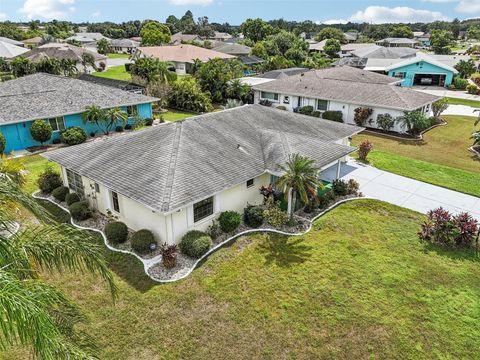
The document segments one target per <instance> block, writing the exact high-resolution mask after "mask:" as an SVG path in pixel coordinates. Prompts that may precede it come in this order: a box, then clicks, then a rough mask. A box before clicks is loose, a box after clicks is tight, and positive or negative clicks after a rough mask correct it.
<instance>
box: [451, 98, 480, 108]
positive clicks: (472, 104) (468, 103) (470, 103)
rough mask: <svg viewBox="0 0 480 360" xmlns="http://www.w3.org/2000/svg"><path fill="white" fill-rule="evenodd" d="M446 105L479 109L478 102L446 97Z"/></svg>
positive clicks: (479, 104)
mask: <svg viewBox="0 0 480 360" xmlns="http://www.w3.org/2000/svg"><path fill="white" fill-rule="evenodd" d="M447 100H448V103H449V104H452V105H465V106H470V107H474V108H480V101H478V100H471V99H459V98H453V97H447Z"/></svg>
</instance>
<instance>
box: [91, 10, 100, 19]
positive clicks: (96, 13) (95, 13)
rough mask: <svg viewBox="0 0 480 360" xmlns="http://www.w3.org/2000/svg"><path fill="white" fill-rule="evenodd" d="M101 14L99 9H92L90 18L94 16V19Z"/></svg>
mask: <svg viewBox="0 0 480 360" xmlns="http://www.w3.org/2000/svg"><path fill="white" fill-rule="evenodd" d="M101 14H102V13H101V12H100V11H99V10H97V11H94V12H93V13H92V18H95V19H96V18H99V17H100V15H101Z"/></svg>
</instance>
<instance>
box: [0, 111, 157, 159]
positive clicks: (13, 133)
mask: <svg viewBox="0 0 480 360" xmlns="http://www.w3.org/2000/svg"><path fill="white" fill-rule="evenodd" d="M121 109H122V110H123V111H127V108H126V107H122V108H121ZM137 111H138V116H140V117H141V118H144V119H146V118H152V117H153V112H152V104H139V105H137ZM64 121H65V127H66V128H67V129H68V128H70V127H73V126H78V127H81V128H82V129H84V130H85V131H86V132H87V134H88V135H89V134H90V133H92V132H93V133H96V134H101V133H102V131H101V130H100V129H99V128H98V127H97V126H96V125H94V124H85V123H84V122H83V118H82V114H73V115H65V116H64ZM129 122H130V123H132V119H129ZM32 123H33V121H26V122H23V123H18V124H7V125H3V126H0V132H1V133H2V134H3V136H4V137H5V139H6V147H5V153H6V154H8V153H11V152H12V151H17V150H23V149H26V148H28V147H31V146H39V145H41V144H40V143H39V142H38V141H35V140H33V138H32V135H31V134H30V127H31V126H32ZM59 138H60V132H58V131H55V132H53V134H52V138H51V139H50V141H48V143H51V142H52V141H53V140H54V139H59Z"/></svg>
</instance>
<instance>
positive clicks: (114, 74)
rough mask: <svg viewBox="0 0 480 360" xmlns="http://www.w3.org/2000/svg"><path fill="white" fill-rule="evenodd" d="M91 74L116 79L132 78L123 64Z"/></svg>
mask: <svg viewBox="0 0 480 360" xmlns="http://www.w3.org/2000/svg"><path fill="white" fill-rule="evenodd" d="M92 75H95V76H99V77H104V78H108V79H116V80H132V76H131V75H130V73H128V72H127V71H126V70H125V66H124V65H119V66H113V67H111V68H109V69H107V70H105V71H102V72H94V73H93V74H92Z"/></svg>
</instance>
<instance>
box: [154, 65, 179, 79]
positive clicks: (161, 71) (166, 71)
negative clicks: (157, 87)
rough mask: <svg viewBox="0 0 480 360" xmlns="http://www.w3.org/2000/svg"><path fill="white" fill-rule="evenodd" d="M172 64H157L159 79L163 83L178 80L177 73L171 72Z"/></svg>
mask: <svg viewBox="0 0 480 360" xmlns="http://www.w3.org/2000/svg"><path fill="white" fill-rule="evenodd" d="M172 66H173V65H172V63H169V62H165V61H159V62H158V63H157V73H158V74H157V79H158V81H160V82H163V83H171V82H173V81H175V80H177V73H175V72H174V71H171V70H170V69H171V68H172Z"/></svg>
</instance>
